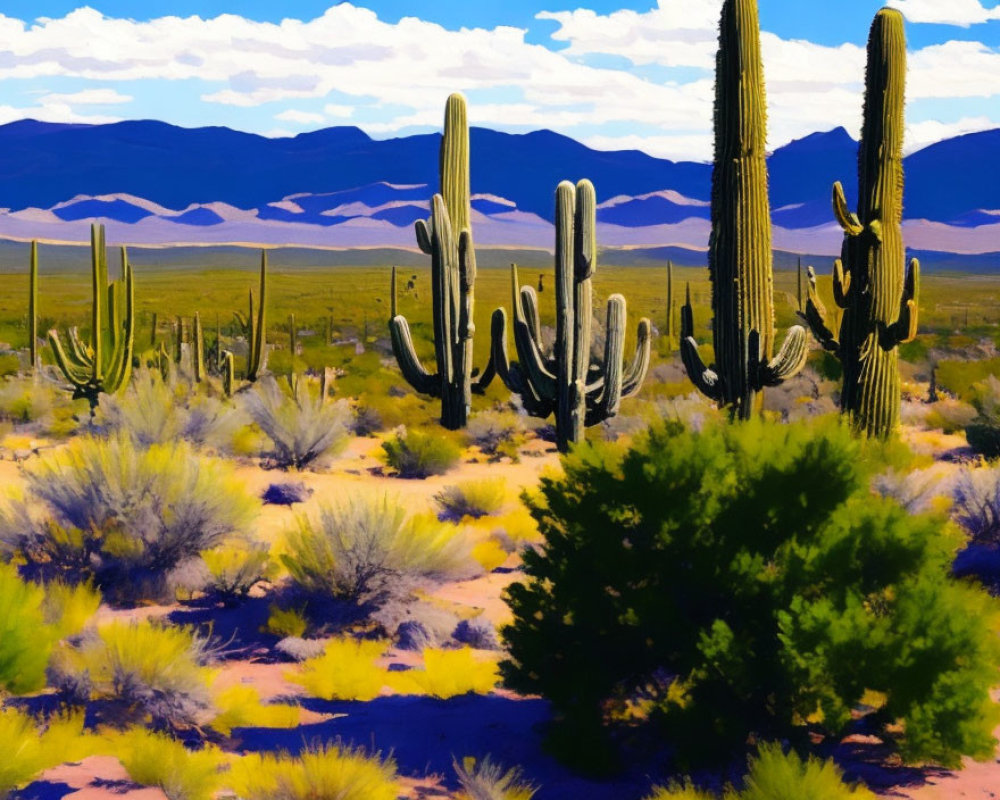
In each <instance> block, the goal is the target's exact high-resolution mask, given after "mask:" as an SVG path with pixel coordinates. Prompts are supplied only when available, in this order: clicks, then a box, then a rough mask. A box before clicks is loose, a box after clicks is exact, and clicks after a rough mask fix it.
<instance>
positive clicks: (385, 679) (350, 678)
mask: <svg viewBox="0 0 1000 800" xmlns="http://www.w3.org/2000/svg"><path fill="white" fill-rule="evenodd" d="M388 648H389V643H388V642H380V641H370V640H363V639H353V638H351V637H341V638H338V639H331V640H330V642H329V643H328V644H327V646H326V649H325V650H324V651H323V655H321V656H318V657H316V658H310V659H308V660H306V661H303V662H302V665H301V667H300V669H299V671H298V672H293V673H289V674H288V676H287V677H288V680H290V681H291V682H292V683H297V684H299V685H300V686H302V687H304V688H305V690H306V691H307V692H309V694H310V695H312V696H313V697H318V698H320V699H321V700H371V699H372V698H374V697H377V696H378V694H379V693H380V692H381V691H382V689H383V688H384V687H386V686H389V685H390V684H391V682H392V680H391V674H390V672H389V671H388V670H387V669H385V668H384V667H380V666H378V660H379V658H381V657H382V654H383V653H385V651H386V650H387V649H388Z"/></svg>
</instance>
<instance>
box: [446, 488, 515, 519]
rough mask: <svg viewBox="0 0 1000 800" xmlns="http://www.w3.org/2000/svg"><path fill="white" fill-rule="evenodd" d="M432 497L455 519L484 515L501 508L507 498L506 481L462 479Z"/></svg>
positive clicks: (493, 512) (494, 512)
mask: <svg viewBox="0 0 1000 800" xmlns="http://www.w3.org/2000/svg"><path fill="white" fill-rule="evenodd" d="M434 499H435V500H436V501H437V503H438V505H440V506H441V509H442V510H443V511H444V513H445V514H446V515H448V516H450V517H453V518H455V519H461V518H462V517H473V518H479V517H485V516H488V515H490V514H496V513H497V512H498V511H499V510H500V509H501V508H503V504H504V501H505V500H506V499H507V488H506V481H504V479H503V478H484V479H483V480H473V481H462V482H461V483H458V484H455V485H453V486H446V487H445V488H444V489H442V490H441V491H440V492H438V493H437V494H436V495H434Z"/></svg>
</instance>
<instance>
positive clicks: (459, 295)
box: [389, 94, 494, 430]
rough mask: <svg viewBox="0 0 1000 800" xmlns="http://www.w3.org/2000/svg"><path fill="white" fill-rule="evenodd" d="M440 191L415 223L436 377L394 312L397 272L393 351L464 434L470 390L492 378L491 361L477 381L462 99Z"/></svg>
mask: <svg viewBox="0 0 1000 800" xmlns="http://www.w3.org/2000/svg"><path fill="white" fill-rule="evenodd" d="M440 176H441V191H440V192H439V193H438V194H436V195H434V198H433V200H432V202H431V218H430V220H428V221H424V220H419V221H418V222H417V224H416V236H417V244H418V245H419V246H420V249H421V250H422V251H423V252H425V253H427V254H428V255H429V256H431V296H432V313H433V321H434V355H435V362H436V367H437V372H436V373H433V374H432V373H430V372H429V371H428V370H426V369H425V368H424V366H423V365H422V364H421V363H420V360H419V359H418V358H417V354H416V350H415V349H414V346H413V337H412V335H411V333H410V326H409V323H408V322H407V320H406V318H405V317H403V316H402V315H401V314H398V313H397V308H396V283H397V278H396V268H395V267H393V268H392V285H391V292H392V298H391V317H390V320H389V330H390V333H391V335H392V349H393V353H394V354H395V356H396V361H397V362H398V364H399V367H400V370H401V371H402V373H403V377H404V378H406V380H407V381H408V382H409V383H410V385H411V386H413V388H414V389H416V390H417V391H418V392H420V393H422V394H428V395H430V396H432V397H438V398H440V399H441V424H442V425H443V426H444V427H445V428H448V429H451V430H457V429H459V428H464V427H465V425H466V422H467V421H468V417H469V410H470V407H471V405H472V392H473V391H477V392H479V391H482V390H484V389H485V388H486V386H488V385H489V383H490V381H491V380H492V379H493V375H494V370H493V366H492V363H491V364H488V365H487V367H486V369H485V370H483V373H482V375H480V376H479V379H478V380H476V381H473V374H474V369H473V366H472V358H473V352H472V347H473V337H474V335H475V330H476V326H475V323H474V322H473V311H474V308H475V295H474V291H475V283H476V254H475V249H474V247H473V242H472V231H471V228H470V219H471V216H472V205H471V197H470V189H469V124H468V118H467V111H466V103H465V98H464V97H463V96H462V95H460V94H453V95H451V97H449V98H448V103H447V105H446V107H445V117H444V136H443V137H442V139H441V157H440Z"/></svg>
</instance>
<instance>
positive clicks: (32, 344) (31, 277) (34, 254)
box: [28, 240, 38, 372]
mask: <svg viewBox="0 0 1000 800" xmlns="http://www.w3.org/2000/svg"><path fill="white" fill-rule="evenodd" d="M28 357H29V358H30V359H31V371H32V372H34V371H35V370H36V369H38V242H37V241H35V240H32V242H31V256H30V260H29V265H28Z"/></svg>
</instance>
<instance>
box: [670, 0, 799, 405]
mask: <svg viewBox="0 0 1000 800" xmlns="http://www.w3.org/2000/svg"><path fill="white" fill-rule="evenodd" d="M766 109H767V104H766V99H765V91H764V70H763V65H762V62H761V55H760V28H759V21H758V15H757V2H756V0H725V2H724V3H723V6H722V16H721V20H720V23H719V51H718V55H717V58H716V74H715V167H714V169H713V171H712V233H711V236H710V238H709V250H708V266H709V276H710V278H711V281H712V310H713V311H714V315H715V319H714V322H713V326H712V330H713V342H714V345H715V367H714V368H713V369H707V368H706V367H705V365H704V364H703V363H702V361H701V358H700V356H699V355H698V352H697V342H696V341H695V340H694V338H693V334H694V328H693V310H692V308H691V306H690V303H688V305H687V306H686V307H685V308H684V311H683V313H682V316H681V328H682V330H681V337H682V339H683V341H682V356H683V358H684V363H685V367H686V368H687V372H688V375H689V376H690V377H691V379H692V381H693V382H694V383H695V385H696V386H697V387H698V388H699V389H700V390H701V391H702V392H703V393H705V394H706V395H708V396H709V397H711V398H712V399H714V400H716V401H717V402H718V403H719V405H720V407H723V408H728V409H729V411H730V413H731V414H732V415H733V416H734V417H736V418H739V419H749V418H750V417H751V416H752V415H753V414H754V412H755V411H756V410H757V409H758V408H759V402H758V398H759V394H760V391H761V390H762V389H763V388H764V387H765V386H773V385H777V384H779V383H781V382H782V381H783V380H784V379H785V378H788V377H790V376H792V375H794V374H795V373H796V372H798V371H799V370H800V369H801V368H802V366H803V365H804V364H805V360H806V357H807V355H808V350H807V346H806V335H805V331H804V330H803V329H802V328H799V327H796V328H792V329H791V330H790V331H789V334H788V336H787V338H786V341H785V344H784V345H783V347H782V350H781V352H780V353H779V355H778V356H777V358H774V359H772V354H773V352H774V340H775V330H774V299H773V294H774V287H773V273H772V254H771V211H770V203H769V201H768V195H767V152H766V140H767V110H766Z"/></svg>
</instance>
